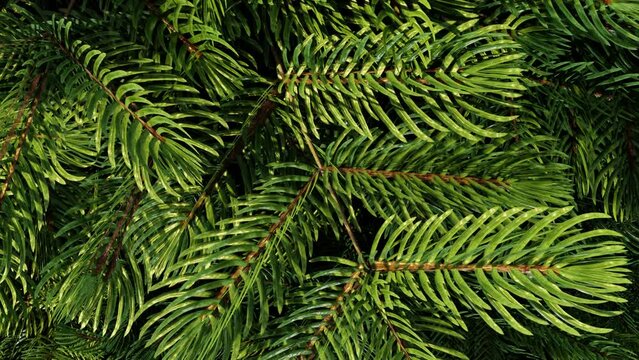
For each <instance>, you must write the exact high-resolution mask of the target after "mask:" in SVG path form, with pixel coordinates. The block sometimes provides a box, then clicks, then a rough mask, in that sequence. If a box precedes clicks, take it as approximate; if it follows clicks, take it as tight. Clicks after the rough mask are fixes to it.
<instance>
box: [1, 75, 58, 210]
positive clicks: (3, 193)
mask: <svg viewBox="0 0 639 360" xmlns="http://www.w3.org/2000/svg"><path fill="white" fill-rule="evenodd" d="M39 76H40V75H38V77H39ZM46 83H47V79H46V77H45V78H44V80H42V81H39V85H38V94H37V95H36V96H35V98H34V99H33V101H32V102H31V113H30V114H29V117H28V118H27V123H26V125H25V127H24V129H23V130H22V133H21V134H20V139H19V140H18V146H17V148H16V152H15V153H14V155H13V161H12V162H11V165H10V166H9V171H8V173H7V177H6V178H5V180H4V183H3V184H2V189H0V206H2V203H3V201H4V199H5V197H6V195H7V189H8V188H9V183H10V182H11V179H12V178H13V175H14V174H15V170H16V165H17V163H18V160H19V159H20V154H21V153H22V148H23V146H24V144H25V142H26V139H27V134H28V133H29V129H30V128H31V124H32V123H33V118H34V117H35V115H36V108H37V107H38V104H39V103H40V99H41V96H42V92H43V91H44V87H45V85H46Z"/></svg>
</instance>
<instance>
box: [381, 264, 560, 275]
mask: <svg viewBox="0 0 639 360" xmlns="http://www.w3.org/2000/svg"><path fill="white" fill-rule="evenodd" d="M371 269H372V270H373V271H378V272H394V271H409V272H416V271H426V272H433V271H438V270H457V271H463V272H472V271H475V270H476V269H481V270H484V271H487V272H489V271H493V270H497V271H499V272H510V271H513V270H517V271H519V272H521V273H524V274H527V273H530V272H531V271H532V270H537V271H540V272H554V273H559V269H558V268H556V267H552V266H546V265H506V264H499V265H492V264H488V265H476V264H467V265H452V264H443V263H440V264H437V263H418V262H400V261H375V262H373V263H372V264H371Z"/></svg>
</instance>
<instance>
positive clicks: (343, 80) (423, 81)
mask: <svg viewBox="0 0 639 360" xmlns="http://www.w3.org/2000/svg"><path fill="white" fill-rule="evenodd" d="M437 70H438V69H437ZM425 72H431V71H425ZM432 72H435V71H432ZM371 73H377V72H376V71H375V72H371ZM304 74H305V73H302V75H304ZM311 74H312V73H308V74H307V75H305V76H304V77H306V76H312V75H311ZM366 74H369V73H368V72H367V73H366ZM330 77H331V78H329V79H327V80H326V81H324V82H323V83H326V84H333V83H335V80H334V79H332V77H334V76H330ZM413 80H414V81H416V82H418V83H420V84H422V85H430V82H429V81H428V80H427V79H424V78H415V79H413ZM302 81H304V84H306V85H312V84H313V83H314V81H313V79H312V78H307V79H306V80H304V79H303V78H301V76H300V77H296V78H295V79H294V80H291V79H290V78H288V77H287V78H285V79H284V80H282V82H283V83H284V84H290V83H291V82H293V83H295V84H300V83H302ZM339 81H340V82H341V83H342V84H348V83H349V82H350V81H349V80H348V79H347V78H344V77H340V78H339ZM367 81H368V80H367V79H362V80H360V79H355V80H354V82H355V84H360V83H366V82H367ZM376 81H377V82H378V83H380V84H386V83H388V82H390V79H389V78H388V77H379V78H377V79H376Z"/></svg>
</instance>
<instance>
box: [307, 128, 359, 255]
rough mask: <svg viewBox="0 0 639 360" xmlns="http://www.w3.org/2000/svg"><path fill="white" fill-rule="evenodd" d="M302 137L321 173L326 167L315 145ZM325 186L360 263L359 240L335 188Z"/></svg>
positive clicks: (329, 185)
mask: <svg viewBox="0 0 639 360" xmlns="http://www.w3.org/2000/svg"><path fill="white" fill-rule="evenodd" d="M304 139H305V140H306V144H307V145H308V148H309V150H310V151H311V154H312V155H313V159H314V160H315V163H316V164H317V167H318V168H319V171H320V172H322V173H323V172H324V171H325V170H326V168H325V167H324V165H323V164H322V162H321V160H320V158H319V156H318V155H317V151H316V150H315V145H313V143H312V142H311V139H310V138H309V137H308V135H307V134H306V133H304ZM327 188H328V192H329V193H330V195H331V198H332V199H333V201H335V204H336V205H337V211H338V213H339V217H340V220H341V221H342V224H343V225H344V228H345V229H346V233H347V234H348V237H349V239H350V240H351V243H352V244H353V248H354V249H355V252H356V253H357V258H358V262H359V263H360V264H363V263H364V255H363V254H362V249H361V248H360V246H359V242H358V241H357V238H356V237H355V233H354V232H353V228H352V227H351V225H350V223H349V221H348V218H347V217H346V214H345V213H344V209H343V208H342V205H341V204H340V202H339V199H338V198H337V194H336V193H335V190H334V189H333V187H332V186H331V184H327Z"/></svg>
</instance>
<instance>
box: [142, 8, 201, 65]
mask: <svg viewBox="0 0 639 360" xmlns="http://www.w3.org/2000/svg"><path fill="white" fill-rule="evenodd" d="M145 3H146V6H147V7H148V8H149V10H151V12H152V13H153V15H154V16H155V17H157V18H158V19H160V21H162V23H163V24H164V26H166V28H167V29H168V30H169V32H170V33H176V34H177V36H178V39H180V41H181V42H182V44H184V46H186V49H187V50H188V51H189V53H191V55H193V56H195V58H196V59H199V58H200V57H202V51H200V49H198V47H197V46H196V45H195V44H193V43H192V42H191V40H189V38H187V37H186V36H184V35H183V34H182V33H180V32H179V31H177V29H176V28H175V26H173V24H171V22H169V20H168V19H167V18H165V17H164V16H162V12H161V11H160V9H159V8H158V7H157V5H156V4H155V2H154V1H153V0H146V1H145Z"/></svg>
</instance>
